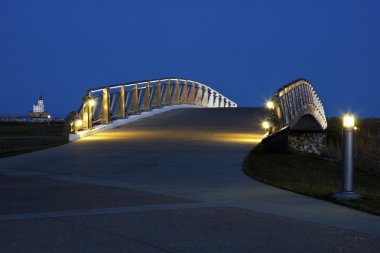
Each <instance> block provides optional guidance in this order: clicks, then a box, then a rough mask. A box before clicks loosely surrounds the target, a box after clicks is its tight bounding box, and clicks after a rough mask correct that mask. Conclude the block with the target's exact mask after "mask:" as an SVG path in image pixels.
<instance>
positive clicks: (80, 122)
mask: <svg viewBox="0 0 380 253" xmlns="http://www.w3.org/2000/svg"><path fill="white" fill-rule="evenodd" d="M82 124H83V121H82V120H81V119H77V120H75V126H76V127H81V126H82Z"/></svg>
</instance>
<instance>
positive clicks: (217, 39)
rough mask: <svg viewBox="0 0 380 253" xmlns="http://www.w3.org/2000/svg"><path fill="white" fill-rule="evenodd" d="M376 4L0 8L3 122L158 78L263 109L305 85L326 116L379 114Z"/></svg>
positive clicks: (12, 4)
mask: <svg viewBox="0 0 380 253" xmlns="http://www.w3.org/2000/svg"><path fill="white" fill-rule="evenodd" d="M379 10H380V1H376V0H373V1H365V0H360V1H358V0H355V1H348V0H341V1H331V0H326V1H323V0H318V1H317V0H315V1H304V0H299V1H295V0H286V1H285V0H282V1H265V0H262V1H249V0H247V1H239V0H230V1H222V0H219V1H207V0H191V1H180V0H177V1H165V0H163V1H154V0H151V1H143V0H138V1H137V0H135V1H128V0H125V1H111V0H107V1H106V0H102V1H100V0H98V1H95V0H93V1H80V0H76V1H52V0H47V1H38V0H36V1H29V0H25V1H17V0H12V1H6V0H0V85H1V88H2V89H1V95H0V115H9V114H21V115H23V114H26V113H27V112H28V111H30V110H31V109H32V104H33V103H35V102H36V100H37V98H38V96H39V95H42V96H44V98H45V104H46V107H47V110H48V111H49V112H50V113H51V114H53V116H65V115H66V114H67V113H68V112H69V111H71V110H76V109H77V108H78V107H79V105H80V102H81V98H82V96H83V95H84V94H85V91H86V90H87V89H88V88H90V87H97V86H104V85H108V84H115V83H121V82H129V81H136V80H142V79H153V78H159V77H168V76H171V77H185V78H189V79H193V80H197V81H200V82H203V83H205V84H208V85H210V86H211V87H213V88H215V89H216V90H218V91H220V92H221V93H223V94H224V95H226V96H227V97H229V98H231V99H232V100H234V101H235V102H237V103H238V105H239V106H261V105H262V104H263V101H264V100H265V99H266V98H269V97H271V96H272V95H273V93H274V91H275V90H276V89H277V88H279V87H280V86H282V85H283V84H285V83H288V82H289V81H292V80H294V79H296V78H298V77H304V78H306V79H308V80H309V81H310V82H311V83H312V84H313V85H314V87H315V89H316V90H317V92H318V94H319V96H320V97H321V99H322V102H323V103H324V106H325V110H326V113H327V115H328V116H333V115H336V116H340V115H341V114H342V113H344V112H346V111H351V112H354V113H356V114H357V115H358V116H360V117H374V116H375V117H379V116H380V112H379V104H380V103H379V100H378V96H379V94H380V68H379V67H380V29H379V25H380V15H379V14H378V12H379Z"/></svg>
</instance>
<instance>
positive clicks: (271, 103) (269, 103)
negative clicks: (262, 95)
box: [265, 100, 274, 110]
mask: <svg viewBox="0 0 380 253" xmlns="http://www.w3.org/2000/svg"><path fill="white" fill-rule="evenodd" d="M265 107H266V108H267V109H271V110H272V109H273V108H274V103H273V101H272V100H267V101H266V102H265Z"/></svg>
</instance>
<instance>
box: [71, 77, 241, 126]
mask: <svg viewBox="0 0 380 253" xmlns="http://www.w3.org/2000/svg"><path fill="white" fill-rule="evenodd" d="M179 104H190V105H198V106H204V107H237V105H236V103H235V102H233V101H232V100H230V99H228V98H227V97H225V96H223V95H222V94H221V93H219V92H218V91H216V90H214V89H212V88H210V87H209V86H207V85H205V84H203V83H200V82H197V81H193V80H189V79H183V78H164V79H155V80H145V81H138V82H130V83H124V84H117V85H111V86H105V87H100V88H95V89H89V90H88V91H87V94H86V96H84V98H83V101H82V105H81V107H80V108H79V110H78V113H77V115H76V116H75V121H74V122H73V124H72V127H71V131H72V132H78V131H80V130H88V129H91V128H92V127H93V126H94V125H97V124H108V123H110V122H111V121H112V120H115V119H123V118H126V117H127V116H128V115H131V114H138V113H140V112H143V111H150V110H152V109H156V108H160V107H162V106H170V105H179Z"/></svg>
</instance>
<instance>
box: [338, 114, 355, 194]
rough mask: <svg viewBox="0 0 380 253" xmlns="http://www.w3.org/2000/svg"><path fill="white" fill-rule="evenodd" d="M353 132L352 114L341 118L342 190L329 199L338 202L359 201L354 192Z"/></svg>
mask: <svg viewBox="0 0 380 253" xmlns="http://www.w3.org/2000/svg"><path fill="white" fill-rule="evenodd" d="M354 131H355V117H354V115H352V114H346V115H344V116H343V176H342V189H341V191H340V192H337V193H335V194H333V195H332V196H331V197H332V198H335V199H339V200H354V199H359V198H360V197H361V196H360V194H358V193H356V192H355V191H354V187H353V177H354V155H353V150H354Z"/></svg>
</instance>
